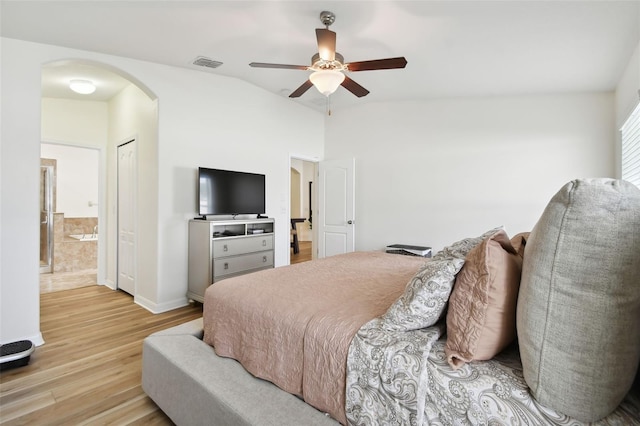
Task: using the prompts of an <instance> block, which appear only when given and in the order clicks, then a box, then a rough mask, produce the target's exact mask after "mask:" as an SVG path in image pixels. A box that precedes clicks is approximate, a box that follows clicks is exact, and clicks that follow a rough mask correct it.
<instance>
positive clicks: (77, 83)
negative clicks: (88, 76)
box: [69, 80, 96, 95]
mask: <svg viewBox="0 0 640 426" xmlns="http://www.w3.org/2000/svg"><path fill="white" fill-rule="evenodd" d="M69 88H70V89H71V90H73V91H74V92H76V93H80V94H81V95H90V94H91V93H93V92H95V91H96V85H95V84H93V83H92V82H90V81H89V80H71V81H70V82H69Z"/></svg>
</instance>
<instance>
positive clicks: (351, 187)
mask: <svg viewBox="0 0 640 426" xmlns="http://www.w3.org/2000/svg"><path fill="white" fill-rule="evenodd" d="M318 198H319V203H318V207H319V209H318V216H319V217H318V256H319V257H327V256H333V255H336V254H342V253H349V252H352V251H354V250H355V159H353V158H351V159H345V160H332V161H323V162H320V165H319V176H318ZM314 224H315V221H314Z"/></svg>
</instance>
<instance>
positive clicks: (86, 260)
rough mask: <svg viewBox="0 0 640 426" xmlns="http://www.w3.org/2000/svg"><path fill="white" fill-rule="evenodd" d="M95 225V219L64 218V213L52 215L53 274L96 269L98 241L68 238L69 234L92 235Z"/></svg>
mask: <svg viewBox="0 0 640 426" xmlns="http://www.w3.org/2000/svg"><path fill="white" fill-rule="evenodd" d="M97 225H98V218H97V217H81V218H77V217H74V218H65V217H64V213H54V215H53V272H54V273H55V272H72V271H82V270H87V269H96V268H97V265H98V241H81V240H76V239H74V238H71V237H70V236H69V235H71V234H92V233H93V229H94V227H95V226H97Z"/></svg>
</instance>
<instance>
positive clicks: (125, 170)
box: [117, 140, 136, 295]
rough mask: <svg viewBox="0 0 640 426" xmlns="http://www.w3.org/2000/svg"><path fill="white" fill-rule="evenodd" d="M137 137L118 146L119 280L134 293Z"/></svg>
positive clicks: (122, 288) (121, 284)
mask: <svg viewBox="0 0 640 426" xmlns="http://www.w3.org/2000/svg"><path fill="white" fill-rule="evenodd" d="M135 171H136V150H135V140H132V141H130V142H127V143H126V144H123V145H120V146H119V147H118V282H117V287H118V288H119V289H121V290H124V291H126V292H127V293H129V294H131V295H135V270H136V262H135V241H136V228H135V200H136V199H135V183H136V173H135Z"/></svg>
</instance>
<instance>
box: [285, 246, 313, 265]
mask: <svg viewBox="0 0 640 426" xmlns="http://www.w3.org/2000/svg"><path fill="white" fill-rule="evenodd" d="M298 245H299V246H300V251H299V252H298V254H293V249H292V250H290V253H291V257H290V261H289V263H291V264H292V265H293V264H294V263H300V262H306V261H308V260H311V241H300V242H299V243H298Z"/></svg>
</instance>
